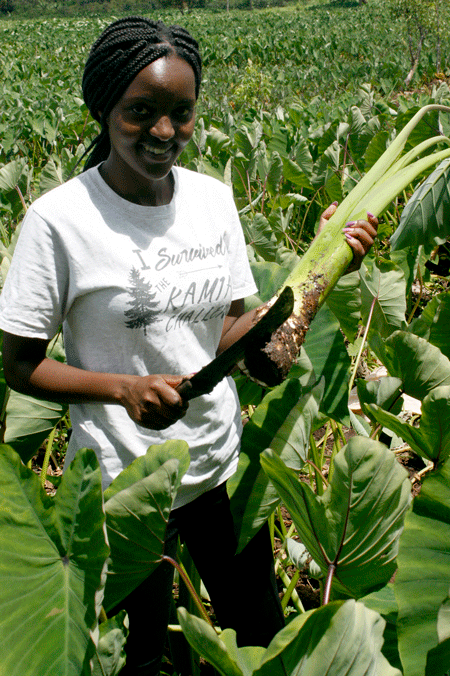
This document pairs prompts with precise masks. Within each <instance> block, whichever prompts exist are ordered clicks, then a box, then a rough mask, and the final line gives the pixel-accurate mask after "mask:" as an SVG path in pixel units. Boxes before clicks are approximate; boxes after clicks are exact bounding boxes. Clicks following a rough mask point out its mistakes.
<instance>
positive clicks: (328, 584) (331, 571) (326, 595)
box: [322, 563, 336, 606]
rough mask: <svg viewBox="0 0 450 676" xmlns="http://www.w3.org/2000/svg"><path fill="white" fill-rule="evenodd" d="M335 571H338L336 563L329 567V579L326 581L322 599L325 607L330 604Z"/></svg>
mask: <svg viewBox="0 0 450 676" xmlns="http://www.w3.org/2000/svg"><path fill="white" fill-rule="evenodd" d="M335 570H336V566H335V565H334V563H330V564H329V566H328V573H327V579H326V582H325V588H324V590H323V599H322V605H323V606H326V605H327V603H329V601H330V594H331V585H332V582H333V577H334V573H335Z"/></svg>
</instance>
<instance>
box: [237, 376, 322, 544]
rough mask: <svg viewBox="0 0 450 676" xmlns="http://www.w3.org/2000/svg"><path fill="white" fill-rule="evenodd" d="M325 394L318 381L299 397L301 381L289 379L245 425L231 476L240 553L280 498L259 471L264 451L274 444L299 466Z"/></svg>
mask: <svg viewBox="0 0 450 676" xmlns="http://www.w3.org/2000/svg"><path fill="white" fill-rule="evenodd" d="M322 392H323V385H321V384H319V385H317V386H316V387H314V388H313V389H312V390H311V391H309V392H306V393H305V394H303V395H302V396H300V395H301V385H300V383H299V381H298V380H297V379H289V380H287V381H285V382H284V383H283V384H282V385H280V386H279V387H277V388H275V389H274V390H272V392H270V393H269V394H268V395H267V396H266V397H265V398H264V400H263V401H262V403H261V404H260V405H259V406H258V407H257V408H256V410H255V412H254V414H253V416H252V417H251V419H250V421H249V422H248V423H247V424H246V425H245V427H244V431H243V434H242V440H241V453H240V456H239V464H238V468H237V470H236V473H235V474H234V475H233V476H232V477H231V478H230V479H229V480H228V494H229V495H230V499H231V510H232V513H233V519H234V522H235V528H236V531H237V532H238V538H239V545H238V551H241V550H242V549H243V548H244V547H245V545H246V544H247V543H248V542H249V541H250V540H251V538H252V537H253V536H254V535H255V534H256V533H257V532H258V530H259V529H260V528H261V526H262V525H263V524H264V523H265V521H266V520H267V519H268V517H269V516H270V514H271V513H272V512H273V510H274V509H275V507H276V506H277V505H278V503H279V501H280V499H279V497H278V494H277V492H276V490H275V489H274V487H273V486H272V484H271V482H270V481H269V479H268V477H267V475H266V473H265V472H263V471H262V469H261V466H260V454H261V452H262V451H263V450H264V449H265V448H268V447H270V448H271V449H273V452H274V453H275V454H276V455H280V456H281V457H282V458H283V460H284V462H285V463H286V464H287V465H288V466H289V467H292V468H294V469H296V470H299V469H301V467H303V465H304V462H305V460H306V454H307V450H308V440H309V435H310V432H311V427H312V424H313V421H314V418H315V417H316V416H317V415H318V407H319V402H320V398H321V395H322Z"/></svg>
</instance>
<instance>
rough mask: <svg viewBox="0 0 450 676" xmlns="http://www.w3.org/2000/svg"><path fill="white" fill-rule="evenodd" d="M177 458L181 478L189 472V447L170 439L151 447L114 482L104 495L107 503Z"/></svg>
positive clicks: (184, 443)
mask: <svg viewBox="0 0 450 676" xmlns="http://www.w3.org/2000/svg"><path fill="white" fill-rule="evenodd" d="M171 458H175V459H177V460H178V462H179V469H178V471H179V475H180V479H181V477H182V476H183V475H184V474H185V473H186V472H187V470H188V467H189V463H190V460H191V459H190V456H189V446H188V445H187V443H186V442H185V441H179V440H177V439H169V440H168V441H165V442H164V443H163V444H155V445H152V446H149V448H148V450H147V453H146V454H145V455H141V456H140V457H139V458H136V459H135V460H133V462H132V463H131V464H130V465H128V467H125V469H124V470H122V472H121V473H120V474H119V475H118V476H117V477H116V478H115V479H114V480H113V481H112V483H111V484H110V485H109V486H108V488H107V489H106V490H105V493H104V499H105V502H107V501H108V500H109V499H110V498H112V497H113V496H114V495H116V493H120V491H123V490H124V489H125V488H129V487H130V486H132V485H133V484H135V483H136V482H137V481H140V480H141V479H145V477H147V476H148V475H149V474H153V472H156V470H157V469H159V468H160V467H161V465H163V464H164V463H165V462H167V460H170V459H171Z"/></svg>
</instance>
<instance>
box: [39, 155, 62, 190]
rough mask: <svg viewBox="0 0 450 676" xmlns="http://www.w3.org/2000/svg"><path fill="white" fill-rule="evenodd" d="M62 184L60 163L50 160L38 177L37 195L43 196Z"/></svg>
mask: <svg viewBox="0 0 450 676" xmlns="http://www.w3.org/2000/svg"><path fill="white" fill-rule="evenodd" d="M62 183H64V176H63V172H62V168H61V164H60V162H55V160H54V159H53V157H52V158H50V160H49V161H48V162H47V164H46V165H45V167H44V168H43V169H42V171H41V175H40V177H39V194H40V195H43V194H44V193H46V192H48V191H49V190H53V188H57V187H58V186H59V185H62Z"/></svg>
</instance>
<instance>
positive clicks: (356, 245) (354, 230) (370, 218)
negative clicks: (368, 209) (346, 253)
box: [318, 202, 378, 274]
mask: <svg viewBox="0 0 450 676" xmlns="http://www.w3.org/2000/svg"><path fill="white" fill-rule="evenodd" d="M336 209H337V202H333V204H330V206H329V207H328V209H326V210H325V211H324V212H323V214H322V215H321V217H320V222H319V230H318V232H320V230H321V229H322V228H323V226H324V225H325V223H326V222H327V220H328V219H329V218H331V216H332V215H333V214H334V212H335V211H336ZM377 230H378V218H377V217H376V216H374V215H373V214H370V213H368V214H367V221H365V220H363V219H360V220H358V221H350V222H349V223H346V224H345V228H343V230H342V232H343V233H344V236H345V238H346V240H347V242H348V244H349V246H350V248H351V249H352V251H353V260H352V261H351V263H350V265H349V266H348V268H347V270H346V271H345V274H347V273H348V272H354V271H355V270H359V268H360V267H361V263H362V262H363V259H364V256H365V255H366V254H367V253H368V251H369V250H370V248H371V246H372V244H373V241H374V239H375V237H376V236H377Z"/></svg>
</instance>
